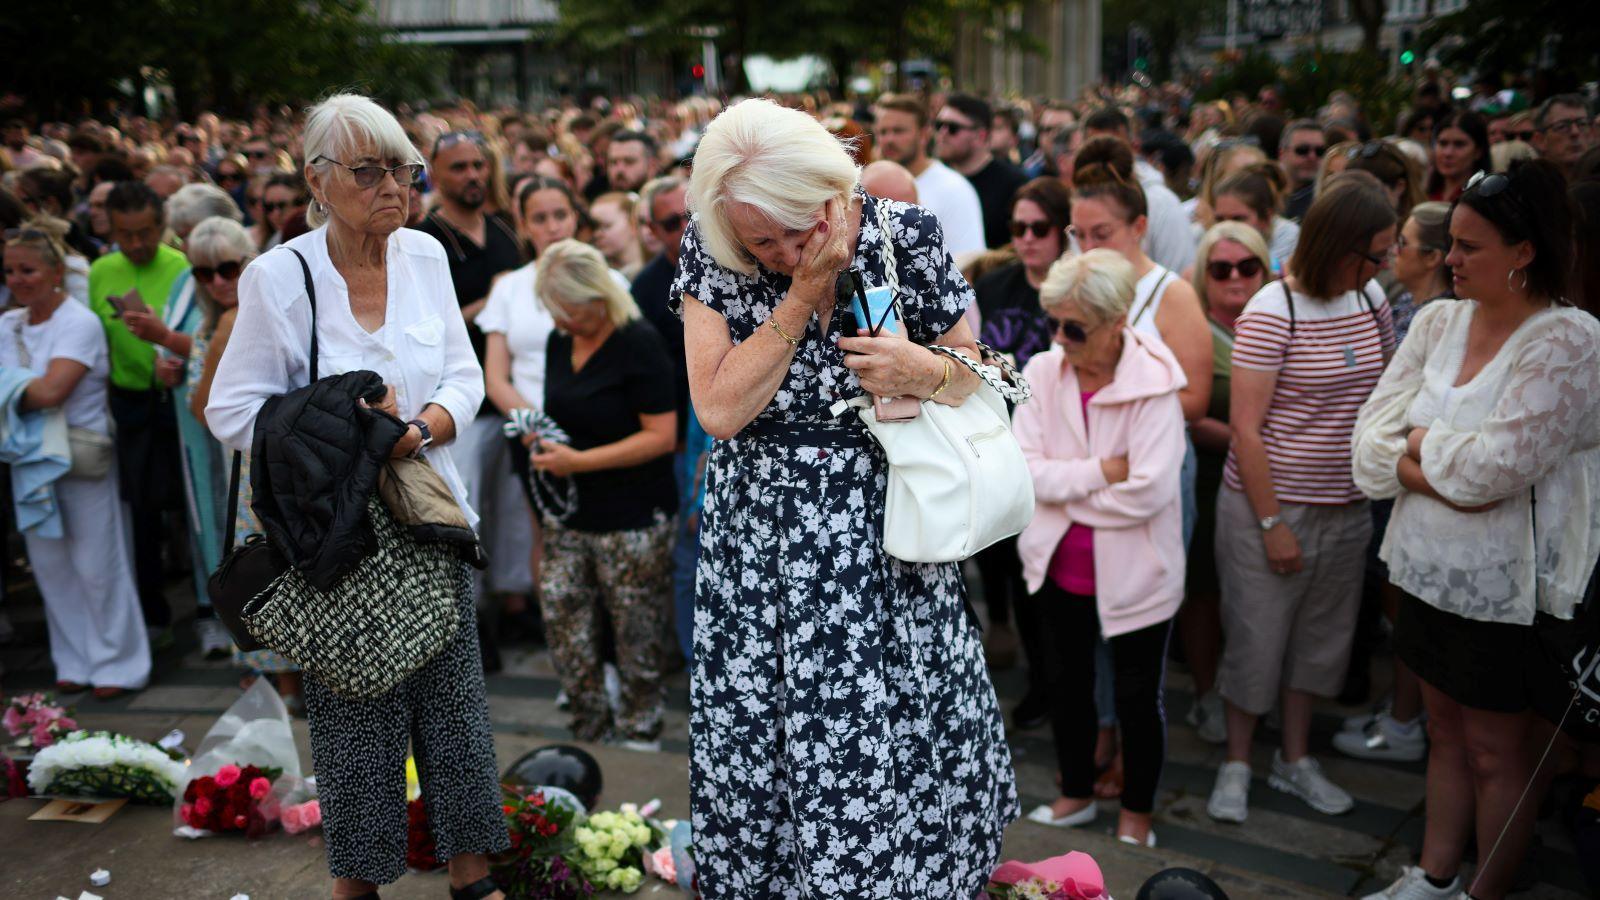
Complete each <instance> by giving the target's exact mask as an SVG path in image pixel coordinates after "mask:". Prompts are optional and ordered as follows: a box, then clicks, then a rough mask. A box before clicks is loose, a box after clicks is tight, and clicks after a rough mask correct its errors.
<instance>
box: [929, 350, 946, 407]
mask: <svg viewBox="0 0 1600 900" xmlns="http://www.w3.org/2000/svg"><path fill="white" fill-rule="evenodd" d="M939 358H940V359H942V360H944V380H943V381H941V382H939V388H938V390H936V391H934V392H933V393H931V394H929V395H928V399H929V400H932V399H933V398H935V397H937V396H939V395H940V394H942V393H944V389H945V388H947V387H949V386H950V372H951V369H950V358H949V357H948V356H945V355H944V354H942V353H941V354H939Z"/></svg>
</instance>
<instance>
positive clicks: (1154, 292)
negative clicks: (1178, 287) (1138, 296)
mask: <svg viewBox="0 0 1600 900" xmlns="http://www.w3.org/2000/svg"><path fill="white" fill-rule="evenodd" d="M1170 277H1172V270H1171V269H1168V270H1166V271H1165V272H1162V273H1161V277H1160V278H1157V279H1156V283H1155V286H1154V287H1152V288H1150V293H1148V294H1145V295H1144V302H1143V303H1141V304H1139V308H1138V309H1137V310H1135V311H1134V313H1133V317H1132V318H1130V319H1129V320H1128V327H1129V328H1132V327H1134V326H1135V325H1137V324H1139V320H1140V319H1142V318H1144V314H1145V313H1146V312H1147V311H1149V309H1150V304H1152V303H1154V302H1155V299H1156V297H1158V296H1160V294H1161V289H1162V288H1163V287H1165V286H1166V283H1167V279H1168V278H1170Z"/></svg>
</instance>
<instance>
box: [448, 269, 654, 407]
mask: <svg viewBox="0 0 1600 900" xmlns="http://www.w3.org/2000/svg"><path fill="white" fill-rule="evenodd" d="M538 271H539V270H538V263H537V262H531V263H528V264H527V265H525V266H523V267H522V268H520V269H514V270H512V271H510V272H507V273H506V274H504V275H502V276H500V279H499V280H498V281H496V282H495V283H494V287H491V288H490V289H489V299H488V300H487V301H486V302H485V303H484V305H483V311H482V312H480V313H478V318H477V319H475V320H473V324H475V325H477V326H478V330H479V331H482V332H483V333H484V334H503V335H505V336H506V347H507V349H508V350H509V351H510V352H511V386H512V387H514V388H516V389H517V393H518V394H521V395H522V399H524V400H526V401H528V403H529V404H531V405H532V406H535V407H538V408H540V409H543V408H544V362H545V348H546V347H547V346H548V345H549V343H550V332H551V331H554V330H555V327H556V320H555V319H554V318H552V317H551V315H550V311H549V310H548V309H545V307H544V303H543V301H541V300H540V299H539V296H538V295H537V294H535V293H534V286H535V285H536V284H537V282H538V280H539V279H538ZM611 280H612V281H615V282H616V283H617V285H618V286H620V287H621V288H622V289H623V290H624V291H626V290H627V289H628V279H627V277H626V276H624V275H623V274H622V273H621V272H618V271H617V270H616V269H612V270H611Z"/></svg>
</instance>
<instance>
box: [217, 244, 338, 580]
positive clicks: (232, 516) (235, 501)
mask: <svg viewBox="0 0 1600 900" xmlns="http://www.w3.org/2000/svg"><path fill="white" fill-rule="evenodd" d="M283 249H285V250H287V251H289V252H290V253H293V254H294V256H295V259H298V260H300V273H301V274H302V275H304V276H305V280H306V299H307V300H310V301H311V362H310V366H311V382H310V383H312V384H315V383H316V381H317V288H316V285H314V284H312V283H311V267H310V266H308V265H306V258H305V257H304V256H301V255H300V251H299V250H296V249H294V248H293V247H284V248H283ZM243 460H244V454H243V453H241V452H240V451H238V450H235V451H233V474H232V475H230V476H229V477H228V518H227V519H226V520H225V521H224V522H223V523H222V528H223V531H224V532H225V533H226V534H227V538H226V539H225V540H224V541H223V544H222V556H223V558H224V559H225V558H227V556H228V554H229V553H232V552H233V537H234V531H235V529H234V527H233V523H234V522H235V521H237V520H238V518H239V470H240V469H241V468H242V463H243Z"/></svg>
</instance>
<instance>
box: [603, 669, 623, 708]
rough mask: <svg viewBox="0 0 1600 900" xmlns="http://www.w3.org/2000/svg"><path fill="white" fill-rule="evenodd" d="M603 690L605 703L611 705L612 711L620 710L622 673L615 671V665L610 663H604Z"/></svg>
mask: <svg viewBox="0 0 1600 900" xmlns="http://www.w3.org/2000/svg"><path fill="white" fill-rule="evenodd" d="M604 680H605V690H606V703H608V704H610V705H611V711H612V712H620V711H621V710H622V675H621V674H620V673H618V672H617V667H616V666H614V665H612V664H611V663H606V664H605V679H604Z"/></svg>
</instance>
